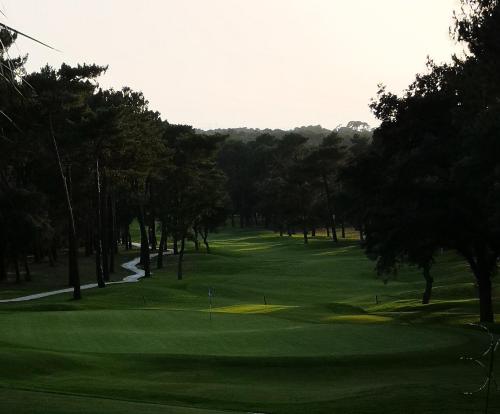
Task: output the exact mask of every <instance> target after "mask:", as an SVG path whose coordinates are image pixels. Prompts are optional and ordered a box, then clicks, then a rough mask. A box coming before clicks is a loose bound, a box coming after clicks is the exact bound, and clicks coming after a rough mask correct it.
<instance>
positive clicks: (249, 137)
mask: <svg viewBox="0 0 500 414" xmlns="http://www.w3.org/2000/svg"><path fill="white" fill-rule="evenodd" d="M196 131H197V132H199V133H202V134H208V135H227V136H228V138H229V139H230V140H234V141H242V142H244V143H247V142H249V141H255V140H256V139H257V138H258V137H259V136H261V135H272V136H273V137H275V138H278V139H281V138H283V137H284V136H285V135H287V134H290V133H293V134H300V135H302V136H303V137H304V138H307V144H308V145H319V144H320V143H321V141H323V139H324V138H326V137H327V136H328V135H330V134H331V133H332V132H335V133H337V135H338V136H339V137H340V138H341V139H343V140H345V141H349V140H350V139H352V138H354V136H355V135H356V136H359V137H361V138H364V139H370V138H371V136H372V134H373V130H372V128H371V127H370V125H368V124H367V123H366V122H362V121H350V122H348V123H347V125H345V126H342V125H339V126H337V127H336V128H335V129H333V130H330V129H328V128H323V127H322V126H321V125H309V126H301V127H297V128H293V129H291V130H283V129H271V128H265V129H260V128H219V129H210V130H206V131H204V130H201V129H198V130H196Z"/></svg>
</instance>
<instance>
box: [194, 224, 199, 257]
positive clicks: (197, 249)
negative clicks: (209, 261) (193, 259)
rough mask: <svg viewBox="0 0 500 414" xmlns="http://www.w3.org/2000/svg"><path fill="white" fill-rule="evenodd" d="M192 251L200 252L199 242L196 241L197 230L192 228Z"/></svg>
mask: <svg viewBox="0 0 500 414" xmlns="http://www.w3.org/2000/svg"><path fill="white" fill-rule="evenodd" d="M193 230H194V240H193V241H194V249H195V250H196V251H197V252H199V251H200V242H199V241H198V228H197V227H196V226H195V227H194V229H193Z"/></svg>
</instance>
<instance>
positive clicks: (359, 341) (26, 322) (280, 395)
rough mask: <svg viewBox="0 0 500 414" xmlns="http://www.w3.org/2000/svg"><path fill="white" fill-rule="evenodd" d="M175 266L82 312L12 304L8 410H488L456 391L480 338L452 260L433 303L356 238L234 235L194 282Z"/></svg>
mask: <svg viewBox="0 0 500 414" xmlns="http://www.w3.org/2000/svg"><path fill="white" fill-rule="evenodd" d="M168 261H169V263H170V264H169V265H168V267H167V269H165V270H164V271H161V272H155V273H154V277H153V278H152V279H150V280H144V281H142V282H141V283H139V284H132V285H117V286H113V287H112V288H110V289H104V290H93V291H87V292H84V294H85V299H84V300H83V301H82V302H79V303H75V302H71V301H68V300H67V297H66V296H64V295H62V296H57V297H51V298H46V299H42V300H38V301H36V302H31V303H21V304H19V303H18V304H4V305H1V306H0V366H1V367H2V376H1V377H0V409H2V408H3V407H6V411H5V412H12V411H13V409H12V407H16V410H15V412H19V413H59V412H61V413H80V412H89V413H94V412H95V413H101V412H106V413H113V412H117V413H118V412H120V413H136V412H144V413H156V412H165V413H169V412H172V413H177V412H178V413H181V414H182V413H193V414H197V413H207V414H210V413H212V412H218V411H217V410H230V411H237V412H248V411H259V412H276V413H331V412H339V413H340V412H342V413H373V412H375V413H401V412H406V413H433V412H436V413H437V412H440V413H447V412H449V413H461V412H464V413H465V412H467V413H473V412H480V405H479V404H480V402H481V399H480V396H475V397H464V396H463V395H461V391H463V390H468V389H471V388H473V386H474V385H475V384H477V383H479V382H480V378H479V376H478V374H479V372H478V370H477V369H476V368H473V367H470V366H467V365H466V364H464V363H463V362H460V361H459V357H460V356H461V355H463V354H470V353H472V354H476V353H478V352H479V351H480V350H482V348H484V345H485V340H484V337H483V336H482V335H481V334H478V333H477V332H475V331H474V330H472V329H470V328H466V327H464V322H466V321H473V320H475V313H476V311H477V302H476V301H475V299H474V295H475V293H474V286H473V284H472V282H471V277H470V274H469V272H468V269H467V267H466V266H465V265H464V264H463V263H462V262H461V261H460V260H458V259H457V258H456V257H454V256H452V255H448V254H445V255H443V256H441V257H440V258H439V262H438V264H437V265H436V266H435V269H434V276H435V277H436V285H437V286H436V289H435V292H434V293H435V294H434V298H433V304H432V305H430V306H428V307H423V306H421V305H420V304H419V298H420V295H421V290H422V285H423V283H422V280H421V276H419V274H418V272H416V271H415V270H412V269H407V270H405V271H404V272H401V274H400V275H399V276H398V278H397V280H394V281H390V282H389V283H388V284H387V285H384V284H383V283H382V282H381V281H380V280H378V279H376V278H375V276H374V273H373V263H370V262H369V261H367V260H366V259H365V258H364V257H363V254H362V252H361V251H360V250H359V248H358V247H357V244H356V242H355V241H344V242H342V243H341V244H340V245H339V246H333V244H332V243H331V242H329V241H327V240H324V239H321V238H319V239H317V240H312V241H311V243H310V244H309V245H308V246H304V245H303V244H302V242H301V240H300V238H293V239H289V238H279V237H277V236H276V235H274V234H272V233H257V232H245V231H232V232H228V233H222V234H219V235H218V236H217V237H216V240H215V241H214V243H213V253H212V254H211V255H205V254H190V255H188V256H187V262H186V269H185V270H186V271H185V273H186V278H185V280H184V281H181V282H179V281H177V280H175V274H174V263H173V260H172V258H169V259H168ZM209 287H212V288H213V289H214V290H215V292H216V296H215V298H214V304H213V307H214V312H213V314H212V320H210V315H209V313H208V295H207V292H208V289H209ZM264 296H265V299H264ZM376 296H377V297H378V302H379V303H378V304H377V303H376V299H375V297H376ZM264 300H265V301H266V302H267V306H266V305H265V304H264ZM497 400H498V399H497V398H494V399H493V404H494V405H495V407H496V408H498V407H500V404H498V403H499V402H497ZM402 406H404V407H405V409H404V410H402V408H401V407H402ZM180 407H191V408H189V409H188V408H185V409H181V408H180ZM191 409H192V410H191ZM182 410H184V411H182ZM207 410H210V411H207ZM211 410H213V411H211ZM2 411H4V410H2Z"/></svg>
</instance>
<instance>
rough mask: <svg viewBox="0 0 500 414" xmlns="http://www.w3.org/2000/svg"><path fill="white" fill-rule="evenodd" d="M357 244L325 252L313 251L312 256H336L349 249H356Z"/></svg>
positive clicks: (347, 251)
mask: <svg viewBox="0 0 500 414" xmlns="http://www.w3.org/2000/svg"><path fill="white" fill-rule="evenodd" d="M356 248H358V249H359V247H358V246H354V245H353V246H347V247H344V248H342V249H334V250H327V251H326V252H320V253H314V254H313V256H336V255H339V254H343V253H349V251H350V250H353V249H356Z"/></svg>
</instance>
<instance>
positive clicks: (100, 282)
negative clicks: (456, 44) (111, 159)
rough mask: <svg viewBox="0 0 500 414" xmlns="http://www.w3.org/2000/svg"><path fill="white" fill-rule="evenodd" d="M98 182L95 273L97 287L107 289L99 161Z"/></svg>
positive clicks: (96, 172) (97, 168)
mask: <svg viewBox="0 0 500 414" xmlns="http://www.w3.org/2000/svg"><path fill="white" fill-rule="evenodd" d="M95 182H96V206H95V211H96V218H97V219H96V221H97V231H96V234H95V242H94V244H95V273H96V278H97V286H98V287H100V288H104V287H106V284H105V283H104V274H103V268H102V217H101V176H100V171H99V159H97V160H96V168H95Z"/></svg>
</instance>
